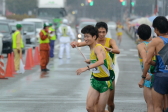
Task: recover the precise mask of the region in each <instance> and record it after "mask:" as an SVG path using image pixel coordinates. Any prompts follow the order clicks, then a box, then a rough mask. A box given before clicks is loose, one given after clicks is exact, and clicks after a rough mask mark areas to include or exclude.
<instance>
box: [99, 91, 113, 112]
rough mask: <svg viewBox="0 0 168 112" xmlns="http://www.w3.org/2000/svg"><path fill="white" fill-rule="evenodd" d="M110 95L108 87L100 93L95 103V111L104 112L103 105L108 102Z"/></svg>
mask: <svg viewBox="0 0 168 112" xmlns="http://www.w3.org/2000/svg"><path fill="white" fill-rule="evenodd" d="M109 95H110V89H109V90H107V91H106V92H103V93H100V96H99V99H98V104H97V112H105V107H106V104H107V102H108V98H109Z"/></svg>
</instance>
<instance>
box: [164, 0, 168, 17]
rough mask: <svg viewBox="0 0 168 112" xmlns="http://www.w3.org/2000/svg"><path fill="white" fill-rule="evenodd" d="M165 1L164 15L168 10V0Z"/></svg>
mask: <svg viewBox="0 0 168 112" xmlns="http://www.w3.org/2000/svg"><path fill="white" fill-rule="evenodd" d="M165 2H166V3H165V4H166V5H165V15H166V16H167V15H168V11H167V10H168V1H167V0H165Z"/></svg>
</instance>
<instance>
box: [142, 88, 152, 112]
mask: <svg viewBox="0 0 168 112" xmlns="http://www.w3.org/2000/svg"><path fill="white" fill-rule="evenodd" d="M143 94H144V98H145V101H146V104H147V112H153V102H152V89H151V88H148V87H145V86H144V90H143Z"/></svg>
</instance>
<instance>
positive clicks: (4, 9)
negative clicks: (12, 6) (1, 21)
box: [2, 0, 6, 16]
mask: <svg viewBox="0 0 168 112" xmlns="http://www.w3.org/2000/svg"><path fill="white" fill-rule="evenodd" d="M2 7H3V12H2V14H3V16H5V15H6V13H5V12H6V1H5V0H3V1H2Z"/></svg>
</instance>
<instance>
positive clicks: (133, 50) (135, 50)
mask: <svg viewBox="0 0 168 112" xmlns="http://www.w3.org/2000/svg"><path fill="white" fill-rule="evenodd" d="M129 50H130V51H136V52H137V51H138V50H137V49H129Z"/></svg>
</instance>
